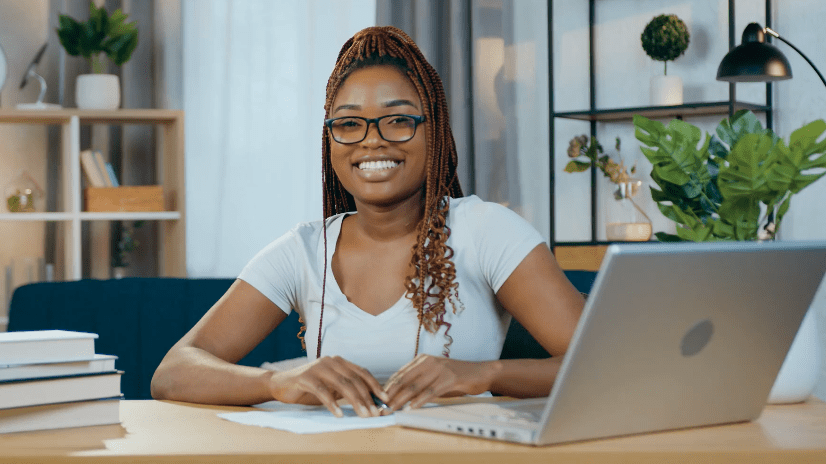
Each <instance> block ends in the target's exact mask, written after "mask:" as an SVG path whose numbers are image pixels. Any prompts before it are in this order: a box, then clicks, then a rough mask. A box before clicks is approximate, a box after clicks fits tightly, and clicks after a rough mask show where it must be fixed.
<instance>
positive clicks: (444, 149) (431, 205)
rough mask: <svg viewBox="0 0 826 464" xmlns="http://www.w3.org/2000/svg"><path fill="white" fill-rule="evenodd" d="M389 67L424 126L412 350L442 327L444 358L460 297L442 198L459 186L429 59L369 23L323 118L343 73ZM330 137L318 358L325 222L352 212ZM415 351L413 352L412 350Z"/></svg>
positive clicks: (410, 279) (345, 58)
mask: <svg viewBox="0 0 826 464" xmlns="http://www.w3.org/2000/svg"><path fill="white" fill-rule="evenodd" d="M381 65H391V66H395V67H396V68H397V69H399V70H400V71H401V72H402V73H403V74H404V75H406V76H407V77H408V78H409V79H410V81H411V82H412V83H413V85H414V87H415V88H416V92H417V93H418V96H419V100H420V101H421V102H422V106H423V112H424V116H425V120H426V121H428V130H427V131H426V134H427V139H426V147H427V148H426V150H427V162H426V163H427V165H426V169H427V177H426V180H425V185H424V195H423V201H424V205H423V206H424V216H423V217H422V219H421V221H420V222H419V224H418V226H417V240H416V245H414V246H413V257H412V258H411V264H412V265H413V267H414V269H415V275H410V276H407V278H406V279H405V284H404V285H405V288H406V294H405V295H406V297H407V298H409V299H410V300H411V301H412V302H413V307H414V308H416V310H417V312H418V320H419V327H418V329H417V332H416V350H415V353H416V354H418V352H419V336H420V334H421V329H422V327H424V328H425V330H427V331H428V332H430V333H436V332H437V331H438V330H439V328H440V327H441V326H445V327H446V329H445V338H446V339H447V342H446V343H445V349H444V352H443V354H444V355H445V356H449V354H450V348H449V347H450V344H451V343H452V342H453V339H452V338H451V337H450V335H449V334H448V332H449V331H450V323H449V322H446V321H445V320H444V316H445V312H446V303H447V302H448V301H449V302H450V304H451V306H452V308H453V312H454V313H455V312H456V311H457V303H458V304H459V306H460V307H461V302H459V299H458V296H459V293H458V287H459V284H458V282H456V280H455V279H456V268H455V265H454V263H453V261H452V260H451V258H452V257H453V250H452V249H451V248H450V247H449V246H448V245H447V239H448V237H449V236H450V228H449V227H447V225H446V218H447V214H448V211H449V210H450V203H449V201H448V200H447V197H454V198H459V197H462V196H463V194H462V187H461V186H460V185H459V177H458V173H457V170H456V167H457V164H458V156H457V153H456V144H455V142H454V140H453V134H452V132H451V130H450V123H449V119H448V108H447V100H446V98H445V92H444V87H443V86H442V81H441V79H440V78H439V75H438V74H437V73H436V70H435V69H433V67H432V66H431V65H430V64H429V63H428V62H427V60H426V59H425V57H424V55H423V54H422V52H421V51H420V50H419V47H417V46H416V44H415V43H414V42H413V40H412V39H411V38H410V37H409V36H408V35H407V34H405V33H404V32H403V31H401V30H400V29H397V28H395V27H390V26H386V27H369V28H367V29H364V30H362V31H360V32H358V33H357V34H356V35H354V36H353V37H352V38H351V39H349V40H348V41H347V42H346V43H345V44H344V46H343V47H342V48H341V51H340V52H339V54H338V59H337V60H336V65H335V68H334V69H333V72H332V74H331V75H330V79H329V80H328V81H327V100H326V102H325V104H324V110H325V113H326V116H325V117H330V111H331V108H332V105H333V101H334V100H335V98H336V95H337V93H338V90H339V89H340V88H341V86H342V84H343V83H344V81H345V80H346V79H347V77H348V76H349V75H350V74H351V73H352V72H353V71H355V70H357V69H363V68H366V67H370V66H381ZM330 141H331V137H330V134H329V132H328V128H327V127H326V126H324V128H323V132H322V137H321V146H322V149H321V151H322V161H321V162H322V183H323V186H322V187H323V198H324V222H323V227H324V274H323V278H322V279H323V282H322V293H321V320H320V321H319V328H318V347H317V352H316V356H317V357H321V326H322V323H323V321H324V294H325V288H326V276H327V265H328V263H327V219H328V218H329V217H331V216H333V215H336V214H340V213H345V212H349V211H354V210H355V209H356V204H355V201H354V199H353V196H352V195H350V193H349V192H347V190H345V189H344V186H342V184H341V182H340V181H339V179H338V177H337V176H336V173H335V171H334V170H333V167H332V163H331V162H330ZM414 356H415V355H414Z"/></svg>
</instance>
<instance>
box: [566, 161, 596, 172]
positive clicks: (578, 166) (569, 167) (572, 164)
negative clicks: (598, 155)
mask: <svg viewBox="0 0 826 464" xmlns="http://www.w3.org/2000/svg"><path fill="white" fill-rule="evenodd" d="M590 168H591V163H589V162H587V161H579V160H571V161H568V164H566V165H565V172H583V171H587V170H588V169H590Z"/></svg>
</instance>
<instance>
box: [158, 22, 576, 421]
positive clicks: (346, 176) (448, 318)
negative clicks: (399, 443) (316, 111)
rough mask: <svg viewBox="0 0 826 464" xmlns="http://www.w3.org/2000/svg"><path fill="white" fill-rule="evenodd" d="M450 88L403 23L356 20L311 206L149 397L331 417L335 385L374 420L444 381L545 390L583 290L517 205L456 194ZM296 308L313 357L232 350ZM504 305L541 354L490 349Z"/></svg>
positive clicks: (334, 81)
mask: <svg viewBox="0 0 826 464" xmlns="http://www.w3.org/2000/svg"><path fill="white" fill-rule="evenodd" d="M445 101H446V99H445V95H444V90H443V87H442V82H441V80H440V78H439V76H438V74H437V73H436V72H435V70H433V68H432V67H431V66H430V64H429V63H428V62H427V61H426V60H425V58H424V56H423V55H422V53H421V52H420V51H419V49H418V47H417V46H416V44H414V43H413V41H412V40H411V39H410V38H409V37H408V36H407V35H406V34H404V33H403V32H402V31H400V30H398V29H395V28H392V27H373V28H368V29H365V30H363V31H361V32H359V33H357V34H356V35H355V36H354V37H353V38H351V39H350V40H348V41H347V42H346V43H345V44H344V47H343V48H342V50H341V52H340V53H339V57H338V60H337V62H336V66H335V69H334V70H333V73H332V75H331V76H330V80H329V81H328V84H327V101H326V104H325V111H326V119H325V120H324V125H323V126H322V130H323V132H322V134H323V135H322V153H321V156H322V171H323V172H322V181H323V189H324V191H323V193H324V218H323V220H321V221H314V222H308V223H301V224H299V225H297V226H296V227H294V228H293V229H292V230H291V231H290V232H288V233H287V234H285V235H283V236H282V237H280V238H278V239H277V240H275V241H274V242H272V243H271V244H270V245H268V246H267V247H266V248H265V249H264V250H262V251H261V252H260V253H259V254H258V255H257V256H255V257H254V258H253V259H252V260H251V261H250V262H249V264H248V265H247V266H246V267H245V268H244V270H243V271H242V272H241V274H240V275H239V278H238V280H237V281H236V282H235V283H234V284H233V285H232V287H231V288H230V289H229V290H228V291H227V293H226V294H225V295H224V296H223V297H222V298H221V300H220V301H219V302H218V303H216V304H215V306H214V307H213V308H212V309H211V310H210V311H209V312H208V313H207V314H206V315H205V316H204V318H203V319H202V320H201V321H200V322H198V324H197V325H196V326H195V327H194V328H193V329H192V330H191V331H190V332H189V333H188V334H187V335H186V336H185V337H184V338H183V339H181V341H180V342H178V343H177V344H176V345H175V346H174V347H173V348H172V349H171V350H170V352H169V353H168V354H167V356H166V357H165V359H164V361H163V362H162V363H161V365H160V366H159V368H158V370H157V371H156V373H155V377H154V378H153V381H152V392H153V395H154V396H155V397H156V398H164V399H176V400H184V401H195V402H206V403H221V404H253V403H259V402H263V401H268V400H272V399H277V400H280V401H284V402H291V403H313V404H319V403H321V404H324V405H325V406H327V408H329V409H330V410H331V411H332V412H333V413H335V414H337V415H341V410H340V408H339V406H338V404H337V400H338V399H341V398H343V399H345V400H346V401H348V402H349V403H351V404H352V405H353V406H354V408H355V411H356V412H357V413H358V414H359V415H361V416H364V417H368V416H376V415H379V414H386V413H390V412H392V411H395V410H398V409H400V408H402V407H413V408H415V407H419V406H421V405H422V404H424V403H425V402H427V401H429V400H430V399H432V398H435V397H439V396H451V395H465V394H480V393H484V392H486V391H492V392H497V393H502V394H506V395H512V396H523V397H524V396H541V395H547V394H548V392H549V391H550V388H551V385H552V384H553V381H554V378H555V375H556V372H557V370H558V368H559V366H560V363H561V358H562V356H561V355H563V354H564V353H565V350H566V349H567V346H568V342H569V341H570V338H571V336H572V334H573V330H574V327H575V325H576V323H577V320H578V318H579V314H580V312H581V310H582V306H583V300H582V297H581V295H580V294H579V292H577V291H576V290H575V288H574V287H573V286H572V285H571V283H570V282H569V281H568V280H567V279H566V278H565V275H564V274H563V273H562V271H561V270H560V269H559V266H558V265H557V264H556V261H555V260H554V258H553V256H552V255H551V253H550V250H549V249H548V247H547V246H545V245H544V244H543V243H542V241H543V240H542V237H541V236H540V235H539V233H538V232H537V231H536V230H535V229H534V228H533V227H531V226H530V225H529V224H528V223H527V222H526V221H525V220H524V219H522V218H521V217H519V216H518V215H517V214H515V213H513V212H512V211H510V210H508V209H507V208H505V207H503V206H500V205H498V204H495V203H487V202H484V201H482V200H480V199H479V198H477V197H475V196H470V197H464V196H463V194H462V189H461V187H460V185H459V181H458V177H457V175H456V168H457V160H458V157H457V153H456V148H455V144H454V141H453V135H452V133H451V129H450V123H449V120H448V111H447V106H446V103H445ZM292 310H295V311H298V312H299V314H300V315H301V317H302V319H303V321H305V323H306V331H305V332H304V335H305V337H304V339H303V340H305V341H306V345H307V351H308V353H311V356H310V358H311V359H308V360H307V362H306V363H304V364H302V365H300V366H298V367H293V368H291V369H288V370H284V371H276V372H273V371H265V370H262V369H255V368H250V367H243V366H237V365H234V363H235V362H237V361H238V360H239V359H241V358H242V357H243V356H244V355H246V353H248V352H249V351H251V350H252V348H254V347H255V345H257V344H258V343H259V342H260V341H261V340H262V339H263V338H264V337H265V336H266V335H268V334H269V333H270V332H271V331H272V330H273V328H274V327H275V326H277V325H278V324H279V323H281V321H283V320H284V319H285V318H286V316H287V314H288V313H289V312H290V311H292ZM511 317H516V318H517V319H518V320H519V322H521V323H522V325H523V326H525V327H526V328H527V329H528V330H529V331H530V333H531V334H532V335H533V336H534V338H536V340H537V341H539V343H540V344H542V346H543V347H544V348H545V349H546V350H547V351H548V352H549V353H551V354H552V355H553V357H552V358H550V359H543V360H527V359H521V360H519V359H517V360H500V359H499V357H500V354H501V351H502V346H503V343H504V339H505V334H506V332H507V328H508V326H509V324H510V321H511ZM373 395H375V397H378V398H379V399H381V400H382V401H383V402H384V403H386V405H387V406H388V407H387V408H386V409H385V410H383V411H381V412H380V411H379V410H378V409H377V408H376V406H375V403H374V401H373Z"/></svg>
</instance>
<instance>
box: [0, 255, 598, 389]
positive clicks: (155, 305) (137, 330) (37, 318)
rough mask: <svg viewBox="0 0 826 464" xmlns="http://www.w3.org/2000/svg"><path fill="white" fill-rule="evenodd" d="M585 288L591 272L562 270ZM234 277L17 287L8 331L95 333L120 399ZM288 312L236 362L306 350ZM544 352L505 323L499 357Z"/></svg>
mask: <svg viewBox="0 0 826 464" xmlns="http://www.w3.org/2000/svg"><path fill="white" fill-rule="evenodd" d="M565 272H566V275H567V276H568V278H569V279H570V280H571V282H573V284H574V286H575V287H576V288H577V289H578V290H579V291H581V292H585V293H587V292H588V291H589V290H590V288H591V284H592V283H593V281H594V277H595V275H596V273H594V272H588V271H565ZM233 281H234V279H172V278H154V277H153V278H145V277H141V278H126V279H118V280H88V279H87V280H79V281H73V282H41V283H34V284H28V285H24V286H22V287H19V288H18V289H17V290H16V291H15V292H14V295H13V296H12V300H11V303H10V305H9V326H8V330H9V331H10V332H13V331H22V330H47V329H62V330H75V331H79V332H92V333H96V334H98V335H99V338H98V339H97V341H96V342H95V351H96V352H97V353H101V354H113V355H115V356H117V357H118V360H117V361H116V363H115V367H116V368H118V369H120V370H122V371H124V374H123V377H122V379H121V391H122V392H123V394H124V397H125V398H126V399H151V398H152V396H151V394H150V390H149V384H150V382H151V380H152V375H153V374H154V373H155V369H157V367H158V365H159V364H160V362H161V360H162V359H163V357H164V356H165V355H166V353H167V352H168V351H169V349H170V348H172V345H174V344H175V343H176V342H177V341H178V340H180V339H181V337H183V336H184V334H186V332H187V331H189V329H191V328H192V326H194V325H195V323H196V322H198V320H200V319H201V317H202V316H203V315H204V314H205V313H206V312H207V310H209V308H211V307H212V305H213V304H215V302H216V301H218V299H219V298H221V295H223V294H224V293H225V292H226V291H227V289H228V288H229V286H230V285H232V282H233ZM300 327H301V324H300V323H299V322H298V313H297V312H295V311H293V312H292V313H291V314H290V316H289V317H288V318H287V319H286V320H285V321H284V322H282V323H281V324H280V325H279V326H278V327H277V328H276V329H275V330H274V331H273V332H272V333H271V334H270V335H268V336H267V337H266V338H265V339H264V340H263V341H262V342H261V343H260V344H259V345H258V346H257V347H255V349H253V350H252V351H251V352H250V353H249V354H248V355H247V356H245V357H244V358H243V359H242V360H241V361H239V364H242V365H245V366H260V365H261V364H262V363H264V362H274V361H280V360H284V359H292V358H296V357H299V356H306V354H307V353H306V351H305V350H303V349H302V348H301V342H300V341H299V339H298V337H297V334H298V331H299V329H300ZM548 356H549V355H548V352H547V351H545V350H544V349H543V348H542V346H540V345H539V343H537V342H536V341H535V340H534V339H533V337H531V335H530V334H529V333H528V331H527V330H525V329H524V328H523V327H522V326H521V325H519V323H518V322H516V320H514V321H513V322H512V323H511V327H510V330H509V331H508V336H507V338H506V340H505V346H504V348H503V350H502V359H511V358H545V357H548Z"/></svg>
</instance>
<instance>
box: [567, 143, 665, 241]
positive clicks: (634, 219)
mask: <svg viewBox="0 0 826 464" xmlns="http://www.w3.org/2000/svg"><path fill="white" fill-rule="evenodd" d="M614 148H615V149H616V151H617V155H619V153H620V138H619V137H617V139H616V145H615V147H614ZM602 153H603V148H602V145H600V143H599V141H598V140H597V139H596V137H591V139H590V141H589V139H588V136H586V135H580V136H578V137H574V138H573V139H571V141H570V143H569V145H568V157H570V158H573V159H571V161H568V164H566V165H565V172H582V171H586V170H588V169H589V168H590V167H591V166H592V165H593V166H597V167H598V168H599V169H600V171H602V173H603V174H604V175H605V177H607V178H608V179H609V180H610V181H611V182H612V183H614V184H616V186H617V189H616V190H615V191H613V192H612V195H611V198H610V199H606V201H605V202H604V210H605V214H606V216H605V235H606V239H607V240H609V241H643V242H644V241H647V240H649V239H650V238H651V232H652V228H651V219H650V218H649V217H648V215H647V214H645V211H643V209H642V208H640V206H639V205H638V204H637V202H636V201H634V198H633V197H634V196H636V195H637V193H638V192H639V190H640V187H641V186H642V181H641V180H639V179H635V178H633V177H631V174H634V172H636V168H637V166H636V164H634V165H633V166H631V167H630V168H628V167H626V166H625V162H624V161H623V159H622V156H620V157H619V158H620V161H619V163H617V162H616V161H614V160H613V159H611V157H610V156H609V155H602V156H599V155H601V154H602Z"/></svg>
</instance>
